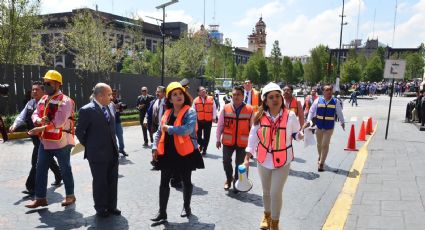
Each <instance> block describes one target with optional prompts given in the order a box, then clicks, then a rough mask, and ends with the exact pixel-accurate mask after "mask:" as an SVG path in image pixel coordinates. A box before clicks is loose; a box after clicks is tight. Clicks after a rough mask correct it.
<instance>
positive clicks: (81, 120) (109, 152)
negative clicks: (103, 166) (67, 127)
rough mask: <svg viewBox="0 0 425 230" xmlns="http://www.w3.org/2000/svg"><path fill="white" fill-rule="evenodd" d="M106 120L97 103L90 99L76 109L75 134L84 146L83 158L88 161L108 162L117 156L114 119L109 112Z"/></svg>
mask: <svg viewBox="0 0 425 230" xmlns="http://www.w3.org/2000/svg"><path fill="white" fill-rule="evenodd" d="M110 117H111V118H110V122H108V121H107V120H106V118H105V115H104V114H103V111H102V109H101V108H100V107H99V105H98V104H97V103H96V102H94V101H92V102H90V103H89V104H87V105H85V106H83V107H82V108H81V109H80V110H79V111H78V123H77V128H76V130H75V135H76V136H77V138H78V140H79V141H80V143H81V144H82V145H84V147H85V152H84V159H86V158H87V159H88V160H89V161H90V162H108V161H112V160H116V159H117V158H118V147H117V140H116V138H115V119H114V115H113V114H112V112H111V113H110Z"/></svg>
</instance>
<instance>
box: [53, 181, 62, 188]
mask: <svg viewBox="0 0 425 230" xmlns="http://www.w3.org/2000/svg"><path fill="white" fill-rule="evenodd" d="M51 185H52V186H55V187H60V186H61V185H62V182H61V180H56V181H55V182H53V183H51Z"/></svg>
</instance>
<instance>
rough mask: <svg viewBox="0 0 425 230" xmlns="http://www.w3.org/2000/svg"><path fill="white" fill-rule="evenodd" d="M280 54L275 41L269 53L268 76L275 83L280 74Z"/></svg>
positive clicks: (277, 42) (277, 43)
mask: <svg viewBox="0 0 425 230" xmlns="http://www.w3.org/2000/svg"><path fill="white" fill-rule="evenodd" d="M281 57H282V53H281V52H280V48H279V41H278V40H276V41H274V43H273V48H272V51H271V53H270V59H269V60H270V64H271V65H270V67H271V68H270V75H271V76H272V79H273V80H274V81H276V82H278V81H279V79H278V78H279V76H280V72H281V69H282V68H281V62H282V59H281Z"/></svg>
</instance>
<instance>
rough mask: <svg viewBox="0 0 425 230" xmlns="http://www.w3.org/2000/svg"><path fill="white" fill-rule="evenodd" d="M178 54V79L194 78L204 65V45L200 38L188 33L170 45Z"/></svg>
mask: <svg viewBox="0 0 425 230" xmlns="http://www.w3.org/2000/svg"><path fill="white" fill-rule="evenodd" d="M172 46H173V48H174V49H176V50H177V52H178V56H179V58H178V61H179V64H180V68H179V72H178V76H179V77H182V78H184V77H196V76H199V71H200V69H201V67H202V66H203V65H204V57H205V52H204V49H205V48H204V47H205V43H204V40H203V39H202V38H201V37H198V36H194V34H193V32H188V33H186V34H184V35H183V36H181V37H180V39H179V40H177V41H176V42H174V43H173V44H172Z"/></svg>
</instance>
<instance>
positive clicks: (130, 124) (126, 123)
mask: <svg viewBox="0 0 425 230" xmlns="http://www.w3.org/2000/svg"><path fill="white" fill-rule="evenodd" d="M121 125H122V127H127V126H135V125H140V121H125V122H122V123H121Z"/></svg>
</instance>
